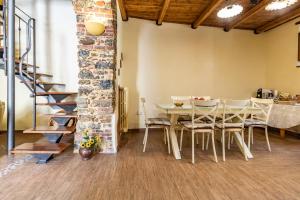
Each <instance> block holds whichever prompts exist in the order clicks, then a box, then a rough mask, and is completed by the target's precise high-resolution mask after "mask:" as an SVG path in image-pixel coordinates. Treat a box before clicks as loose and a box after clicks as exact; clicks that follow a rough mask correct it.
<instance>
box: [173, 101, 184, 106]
mask: <svg viewBox="0 0 300 200" xmlns="http://www.w3.org/2000/svg"><path fill="white" fill-rule="evenodd" d="M174 105H175V106H176V107H182V106H183V103H182V102H175V103H174Z"/></svg>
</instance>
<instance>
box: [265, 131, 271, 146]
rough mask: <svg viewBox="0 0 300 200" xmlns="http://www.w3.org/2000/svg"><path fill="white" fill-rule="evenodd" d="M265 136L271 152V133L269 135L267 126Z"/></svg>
mask: <svg viewBox="0 0 300 200" xmlns="http://www.w3.org/2000/svg"><path fill="white" fill-rule="evenodd" d="M265 135H266V140H267V145H268V150H269V151H270V152H271V146H270V141H269V133H268V127H267V126H266V127H265Z"/></svg>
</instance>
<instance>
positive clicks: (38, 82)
mask: <svg viewBox="0 0 300 200" xmlns="http://www.w3.org/2000/svg"><path fill="white" fill-rule="evenodd" d="M26 82H27V83H30V84H33V81H26ZM21 83H24V81H21ZM36 83H37V84H40V85H66V84H64V83H51V82H44V81H37V82H36Z"/></svg>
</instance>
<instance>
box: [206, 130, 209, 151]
mask: <svg viewBox="0 0 300 200" xmlns="http://www.w3.org/2000/svg"><path fill="white" fill-rule="evenodd" d="M209 137H210V133H207V139H206V150H208V145H209Z"/></svg>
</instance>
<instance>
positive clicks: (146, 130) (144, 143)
mask: <svg viewBox="0 0 300 200" xmlns="http://www.w3.org/2000/svg"><path fill="white" fill-rule="evenodd" d="M146 132H147V127H146V129H145V134H144V138H143V145H144V144H145V140H146Z"/></svg>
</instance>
